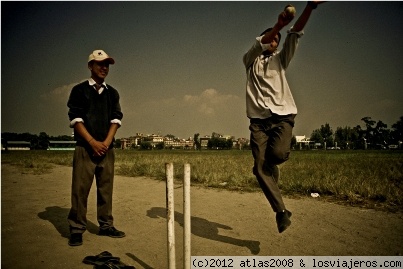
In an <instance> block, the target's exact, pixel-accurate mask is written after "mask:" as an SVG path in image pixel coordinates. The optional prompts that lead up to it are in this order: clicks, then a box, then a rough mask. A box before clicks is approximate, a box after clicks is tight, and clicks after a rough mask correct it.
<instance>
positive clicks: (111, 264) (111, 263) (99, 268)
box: [94, 260, 136, 269]
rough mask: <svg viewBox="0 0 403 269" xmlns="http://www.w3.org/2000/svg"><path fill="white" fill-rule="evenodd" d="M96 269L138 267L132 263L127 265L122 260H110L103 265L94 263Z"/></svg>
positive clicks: (129, 268) (133, 268) (132, 268)
mask: <svg viewBox="0 0 403 269" xmlns="http://www.w3.org/2000/svg"><path fill="white" fill-rule="evenodd" d="M94 269H136V268H135V267H134V266H131V265H126V264H124V263H122V262H120V261H114V260H110V261H107V262H105V263H103V264H101V265H94Z"/></svg>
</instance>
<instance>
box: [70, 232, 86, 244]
mask: <svg viewBox="0 0 403 269" xmlns="http://www.w3.org/2000/svg"><path fill="white" fill-rule="evenodd" d="M82 244H83V234H82V233H72V234H71V235H70V239H69V245H70V246H81V245H82Z"/></svg>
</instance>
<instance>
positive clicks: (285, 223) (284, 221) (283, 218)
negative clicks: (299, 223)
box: [276, 209, 292, 233]
mask: <svg viewBox="0 0 403 269" xmlns="http://www.w3.org/2000/svg"><path fill="white" fill-rule="evenodd" d="M291 215H292V213H291V212H290V211H288V210H287V209H286V210H284V211H283V212H277V214H276V222H277V228H278V232H279V233H282V232H284V231H285V230H286V229H287V228H288V227H289V226H290V225H291V220H290V217H291Z"/></svg>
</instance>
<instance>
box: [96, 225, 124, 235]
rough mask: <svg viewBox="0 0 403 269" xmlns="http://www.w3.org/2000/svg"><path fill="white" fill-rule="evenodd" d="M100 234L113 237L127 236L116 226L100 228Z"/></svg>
mask: <svg viewBox="0 0 403 269" xmlns="http://www.w3.org/2000/svg"><path fill="white" fill-rule="evenodd" d="M98 235H103V236H109V237H113V238H122V237H125V236H126V234H125V233H124V232H122V231H119V230H117V229H116V228H115V227H109V228H107V229H99V233H98Z"/></svg>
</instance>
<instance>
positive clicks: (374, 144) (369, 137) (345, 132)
mask: <svg viewBox="0 0 403 269" xmlns="http://www.w3.org/2000/svg"><path fill="white" fill-rule="evenodd" d="M361 120H362V121H363V122H364V124H365V126H364V127H361V126H360V125H357V126H355V127H353V128H351V127H337V129H336V131H333V130H332V128H331V127H330V125H329V124H328V123H326V124H325V125H322V126H321V127H320V128H319V129H316V130H314V131H313V132H312V134H311V137H310V141H312V142H314V143H315V144H316V145H317V146H319V145H320V146H319V147H336V145H337V147H340V148H342V149H386V148H388V146H394V147H398V148H401V144H402V142H403V116H402V117H400V119H399V120H398V121H397V122H396V123H394V124H392V128H391V129H388V128H387V127H388V126H387V125H386V124H385V123H383V122H382V121H380V120H379V121H375V120H373V119H372V118H371V117H364V118H362V119H361ZM315 144H314V145H313V146H315Z"/></svg>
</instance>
